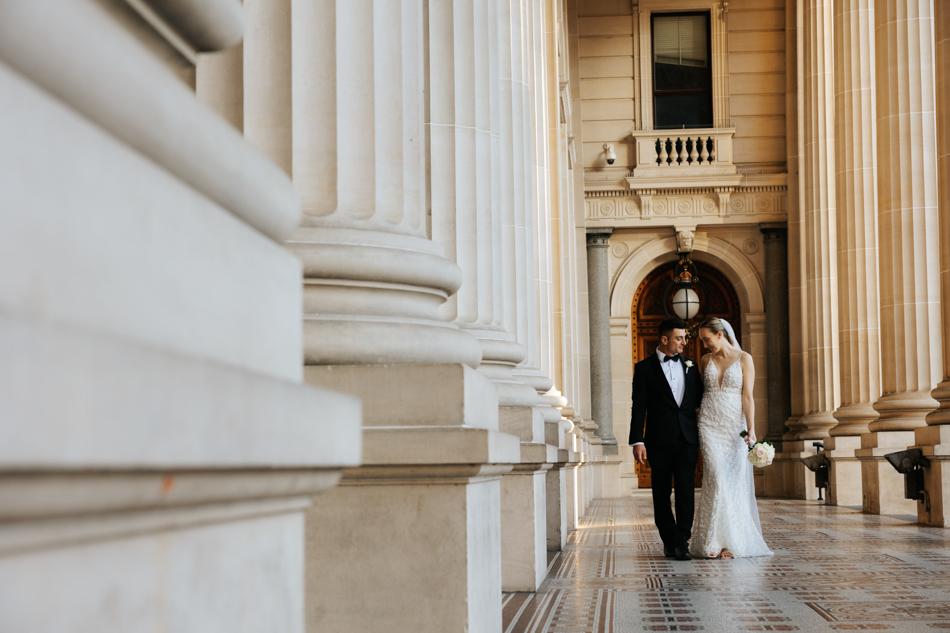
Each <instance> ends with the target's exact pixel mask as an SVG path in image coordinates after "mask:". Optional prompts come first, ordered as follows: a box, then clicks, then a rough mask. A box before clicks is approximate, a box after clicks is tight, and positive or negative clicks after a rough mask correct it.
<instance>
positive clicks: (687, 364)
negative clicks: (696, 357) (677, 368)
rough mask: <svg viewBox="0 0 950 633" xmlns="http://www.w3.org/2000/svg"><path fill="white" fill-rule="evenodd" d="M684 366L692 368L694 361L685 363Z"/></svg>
mask: <svg viewBox="0 0 950 633" xmlns="http://www.w3.org/2000/svg"><path fill="white" fill-rule="evenodd" d="M683 364H684V365H686V366H687V367H692V366H693V361H691V360H688V361H685V362H684V363H683Z"/></svg>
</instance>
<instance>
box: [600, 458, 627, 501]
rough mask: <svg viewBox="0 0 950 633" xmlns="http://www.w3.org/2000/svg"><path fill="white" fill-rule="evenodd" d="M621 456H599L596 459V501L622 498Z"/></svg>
mask: <svg viewBox="0 0 950 633" xmlns="http://www.w3.org/2000/svg"><path fill="white" fill-rule="evenodd" d="M622 462H623V458H622V457H620V456H619V455H598V456H597V457H596V458H595V459H594V491H593V492H594V497H593V498H594V499H619V498H620V464H621V463H622Z"/></svg>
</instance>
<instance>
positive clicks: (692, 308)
mask: <svg viewBox="0 0 950 633" xmlns="http://www.w3.org/2000/svg"><path fill="white" fill-rule="evenodd" d="M673 312H675V313H676V316H678V317H679V318H681V319H683V320H684V321H689V320H691V319H692V318H693V317H695V316H696V315H697V314H698V313H699V295H698V294H696V291H695V290H693V289H692V288H680V289H679V290H677V291H676V292H675V293H674V294H673Z"/></svg>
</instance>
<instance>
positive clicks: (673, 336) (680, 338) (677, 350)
mask: <svg viewBox="0 0 950 633" xmlns="http://www.w3.org/2000/svg"><path fill="white" fill-rule="evenodd" d="M660 347H661V348H662V349H661V351H662V352H663V353H665V354H669V355H673V354H682V353H683V350H684V349H686V330H681V329H679V328H676V329H674V330H673V331H672V332H670V334H669V336H661V337H660Z"/></svg>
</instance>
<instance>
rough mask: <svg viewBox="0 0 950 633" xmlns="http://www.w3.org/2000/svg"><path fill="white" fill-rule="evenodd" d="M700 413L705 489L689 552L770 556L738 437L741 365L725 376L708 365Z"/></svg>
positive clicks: (745, 451) (742, 424)
mask: <svg viewBox="0 0 950 633" xmlns="http://www.w3.org/2000/svg"><path fill="white" fill-rule="evenodd" d="M703 381H704V382H703V385H704V387H705V392H704V393H703V400H702V405H700V408H699V420H698V422H699V444H700V447H701V448H702V451H703V486H702V493H701V496H700V501H699V513H698V525H697V529H696V532H695V537H694V538H693V539H692V543H691V544H690V548H689V549H690V553H691V554H692V555H693V556H696V557H707V556H709V554H710V553H719V552H720V551H721V550H722V549H724V548H728V549H729V551H731V552H732V554H733V555H734V556H735V557H737V558H739V557H745V556H771V555H772V552H771V551H769V548H768V546H767V545H766V544H765V541H764V540H763V539H762V528H761V526H760V524H759V511H758V508H757V507H756V505H755V492H754V490H753V488H752V464H750V463H749V461H748V452H749V449H748V446H746V443H745V441H744V440H743V439H742V438H741V437H740V436H739V433H741V432H742V431H744V430H745V426H746V425H745V415H744V414H743V413H742V367H741V366H740V364H739V361H736V362H735V363H734V364H732V365H730V366H729V367H728V368H727V369H726V371H725V372H723V375H722V387H720V386H719V370H718V369H717V368H716V365H715V363H713V362H712V361H710V362H709V363H708V364H707V365H706V371H705V372H703Z"/></svg>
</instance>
